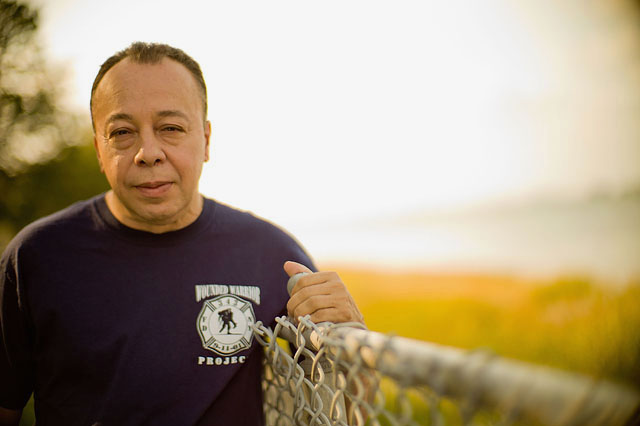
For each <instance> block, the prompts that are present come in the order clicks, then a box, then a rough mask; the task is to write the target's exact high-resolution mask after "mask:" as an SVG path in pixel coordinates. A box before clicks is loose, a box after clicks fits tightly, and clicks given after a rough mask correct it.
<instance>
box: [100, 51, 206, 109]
mask: <svg viewBox="0 0 640 426" xmlns="http://www.w3.org/2000/svg"><path fill="white" fill-rule="evenodd" d="M93 104H94V114H95V115H96V118H97V119H98V121H99V119H100V117H101V116H104V115H105V114H110V113H113V112H119V113H127V114H132V115H135V114H136V113H144V112H153V110H184V112H185V113H186V114H190V113H196V114H201V113H202V97H201V94H200V90H199V88H198V84H197V82H196V80H195V78H194V77H193V75H191V73H190V72H189V70H188V69H187V68H186V67H185V66H184V65H182V64H180V63H178V62H176V61H174V60H172V59H169V58H163V59H162V60H161V61H160V62H158V63H156V64H140V63H136V62H133V61H131V60H130V59H129V58H125V59H123V60H122V61H120V62H119V63H117V64H116V65H115V66H114V67H113V68H111V69H110V70H109V71H108V72H107V73H106V74H105V76H104V77H103V79H102V81H100V83H99V84H98V87H97V89H96V92H95V95H94V102H93ZM114 110H117V111H114ZM103 118H104V117H103Z"/></svg>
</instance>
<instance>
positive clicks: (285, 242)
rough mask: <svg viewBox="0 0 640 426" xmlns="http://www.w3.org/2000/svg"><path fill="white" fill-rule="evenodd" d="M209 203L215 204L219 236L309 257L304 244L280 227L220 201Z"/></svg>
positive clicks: (255, 246)
mask: <svg viewBox="0 0 640 426" xmlns="http://www.w3.org/2000/svg"><path fill="white" fill-rule="evenodd" d="M208 202H212V203H215V213H214V228H215V230H216V234H217V235H219V236H221V237H223V238H225V239H226V238H229V239H234V240H235V241H242V243H243V244H245V245H247V246H252V247H254V248H262V249H270V250H273V249H278V250H286V251H288V252H291V253H300V254H302V253H304V255H305V256H307V254H306V251H305V249H304V248H303V246H302V244H301V243H300V242H299V241H298V240H297V239H296V238H295V237H294V236H293V235H292V234H290V233H289V232H288V231H286V230H285V229H283V228H282V227H280V226H279V225H276V224H275V223H273V222H270V221H269V220H267V219H264V218H261V217H259V216H257V215H255V214H254V213H251V212H249V211H245V210H240V209H238V208H235V207H232V206H229V205H227V204H223V203H220V202H218V201H213V200H208Z"/></svg>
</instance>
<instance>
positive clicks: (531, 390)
mask: <svg viewBox="0 0 640 426" xmlns="http://www.w3.org/2000/svg"><path fill="white" fill-rule="evenodd" d="M361 327H362V326H361V325H359V324H331V323H322V324H314V323H313V322H311V321H310V320H309V319H308V318H299V321H298V324H297V325H295V324H294V322H293V321H291V319H288V318H287V317H280V318H276V327H275V329H274V332H273V335H274V337H281V338H284V339H286V340H288V341H289V342H290V343H291V344H293V345H294V346H295V347H302V348H305V349H306V350H309V351H312V352H314V353H318V352H319V351H322V352H323V353H326V354H327V356H329V357H331V356H334V357H336V359H335V361H336V362H342V363H351V364H353V363H360V364H363V365H364V366H366V368H369V369H371V370H374V371H376V372H378V373H380V374H382V375H384V376H387V377H389V378H391V379H393V380H394V381H396V382H398V383H399V384H401V385H402V386H404V387H419V386H426V387H428V388H429V389H430V390H432V391H434V392H435V393H436V394H438V395H441V396H444V397H448V398H453V399H457V400H464V401H465V402H466V403H467V404H469V403H471V404H474V405H475V406H478V407H480V406H482V407H487V408H497V409H499V410H500V411H502V412H507V413H516V414H517V416H518V417H521V418H528V419H534V420H535V421H538V422H541V423H542V424H548V425H555V424H557V425H579V424H587V423H588V424H603V425H604V424H606V425H623V424H625V422H626V421H627V420H628V419H629V418H630V417H631V416H632V414H633V413H634V411H635V410H637V409H638V406H639V405H640V394H639V393H638V392H637V391H636V390H634V389H631V388H627V387H624V386H621V385H618V384H613V383H611V382H608V381H603V380H595V379H593V378H590V377H586V376H583V375H579V374H575V373H570V372H566V371H562V370H557V369H552V368H549V367H542V366H538V365H533V364H529V363H524V362H520V361H513V360H508V359H504V358H501V357H498V356H495V355H493V354H491V353H489V352H487V351H480V350H476V351H466V350H462V349H458V348H453V347H448V346H442V345H438V344H434V343H429V342H423V341H418V340H413V339H408V338H404V337H397V336H387V335H384V334H381V333H377V332H374V331H369V330H365V329H362V328H361ZM261 328H263V326H262V324H260V323H259V324H256V326H255V330H256V332H257V333H260V332H261Z"/></svg>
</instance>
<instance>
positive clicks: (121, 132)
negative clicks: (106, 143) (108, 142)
mask: <svg viewBox="0 0 640 426" xmlns="http://www.w3.org/2000/svg"><path fill="white" fill-rule="evenodd" d="M131 133H132V132H131V130H129V129H117V130H114V131H113V132H111V133H109V138H110V139H111V138H117V137H122V136H126V135H130V134H131Z"/></svg>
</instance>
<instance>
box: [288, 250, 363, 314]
mask: <svg viewBox="0 0 640 426" xmlns="http://www.w3.org/2000/svg"><path fill="white" fill-rule="evenodd" d="M284 270H285V272H286V273H287V274H288V275H289V276H290V277H292V276H293V275H295V274H297V273H300V272H307V273H308V275H304V276H302V277H301V278H300V279H299V280H298V282H297V283H296V285H295V286H294V287H293V289H292V291H291V298H290V299H289V302H288V303H287V311H288V312H289V315H290V316H291V317H293V318H294V319H297V318H298V317H300V316H305V315H311V321H313V322H314V323H316V324H317V323H320V322H324V321H330V322H334V323H338V322H352V321H355V322H359V323H361V324H364V318H363V317H362V314H361V313H360V311H359V310H358V307H357V306H356V303H355V302H354V301H353V298H352V297H351V295H350V294H349V292H348V291H347V288H346V287H345V285H344V283H343V282H342V280H341V279H340V277H339V276H338V274H337V273H335V272H316V273H313V272H311V270H310V269H309V268H307V267H306V266H304V265H301V264H300V263H296V262H291V261H289V262H285V263H284Z"/></svg>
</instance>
